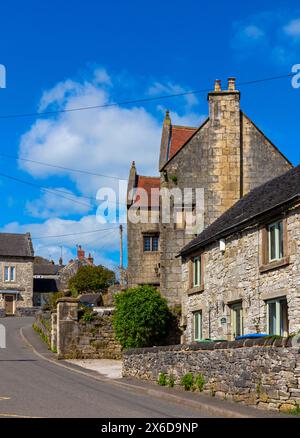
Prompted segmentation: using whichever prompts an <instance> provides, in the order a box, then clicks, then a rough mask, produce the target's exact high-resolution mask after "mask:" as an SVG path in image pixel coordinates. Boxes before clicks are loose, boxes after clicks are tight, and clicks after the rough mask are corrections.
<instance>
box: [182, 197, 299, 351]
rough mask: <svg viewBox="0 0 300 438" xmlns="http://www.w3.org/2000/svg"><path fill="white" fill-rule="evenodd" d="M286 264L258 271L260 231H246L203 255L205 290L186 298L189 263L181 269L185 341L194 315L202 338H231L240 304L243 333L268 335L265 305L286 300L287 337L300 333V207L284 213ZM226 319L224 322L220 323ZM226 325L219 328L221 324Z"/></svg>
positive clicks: (189, 294)
mask: <svg viewBox="0 0 300 438" xmlns="http://www.w3.org/2000/svg"><path fill="white" fill-rule="evenodd" d="M286 221H287V260H286V263H284V264H283V266H280V267H277V268H274V269H270V270H266V271H265V272H260V266H262V264H263V263H262V226H260V225H257V226H252V227H248V228H247V229H246V230H244V231H242V232H239V233H235V234H233V235H232V236H230V237H228V238H226V240H225V242H226V248H225V251H224V252H221V251H220V247H219V241H216V242H214V243H212V244H210V246H208V247H206V248H205V249H204V252H203V256H202V261H203V273H204V278H203V290H201V291H199V292H196V293H189V291H190V286H189V285H190V283H189V282H190V280H189V263H190V261H184V263H183V265H182V278H183V285H184V289H185V294H184V297H183V318H184V319H185V323H186V331H185V336H184V341H185V342H191V341H192V339H193V312H195V311H198V310H201V311H202V325H203V334H202V337H203V338H215V339H220V338H222V339H230V338H231V329H232V325H231V320H230V318H231V312H230V305H231V304H233V303H234V302H237V301H241V302H242V306H243V322H244V332H245V333H255V332H256V331H257V327H256V326H255V323H256V320H257V318H258V319H259V327H258V330H259V331H260V332H264V333H267V321H266V300H271V299H275V298H280V297H286V299H287V306H288V323H289V333H296V332H298V331H299V330H300V206H297V207H295V208H293V209H291V210H290V211H288V212H287V214H286ZM223 318H225V319H223ZM222 319H223V321H226V322H225V323H221V320H222Z"/></svg>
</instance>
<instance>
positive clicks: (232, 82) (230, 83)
mask: <svg viewBox="0 0 300 438" xmlns="http://www.w3.org/2000/svg"><path fill="white" fill-rule="evenodd" d="M234 90H235V78H228V91H234Z"/></svg>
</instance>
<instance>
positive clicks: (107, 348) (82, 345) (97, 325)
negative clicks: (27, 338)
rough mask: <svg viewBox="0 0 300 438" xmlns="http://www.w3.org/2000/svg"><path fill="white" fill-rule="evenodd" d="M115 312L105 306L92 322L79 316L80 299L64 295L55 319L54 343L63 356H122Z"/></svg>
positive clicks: (98, 357) (59, 302)
mask: <svg viewBox="0 0 300 438" xmlns="http://www.w3.org/2000/svg"><path fill="white" fill-rule="evenodd" d="M112 315H113V310H112V309H108V308H103V309H102V312H100V313H98V315H97V316H93V319H92V320H91V321H84V320H83V319H82V318H79V305H78V300H77V299H75V298H70V297H65V298H61V299H59V300H58V304H57V316H56V317H55V318H53V320H52V343H51V345H52V346H53V348H55V349H56V350H57V352H58V354H59V357H61V358H74V359H75V358H85V359H88V358H90V359H103V358H106V359H119V358H120V357H121V346H120V344H119V343H118V342H117V341H116V339H115V336H114V330H113V325H112ZM55 324H56V328H55V327H54V325H55ZM54 338H56V339H57V343H56V345H54V344H55V341H54Z"/></svg>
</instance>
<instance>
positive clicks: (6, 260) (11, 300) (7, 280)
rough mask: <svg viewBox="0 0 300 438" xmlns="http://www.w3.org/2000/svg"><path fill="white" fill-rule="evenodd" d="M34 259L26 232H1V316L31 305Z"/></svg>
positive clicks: (13, 313)
mask: <svg viewBox="0 0 300 438" xmlns="http://www.w3.org/2000/svg"><path fill="white" fill-rule="evenodd" d="M33 260H34V252H33V246H32V242H31V238H30V234H29V233H26V234H9V233H0V316H6V315H7V316H9V315H17V314H23V313H26V312H27V311H28V309H30V308H32V306H33Z"/></svg>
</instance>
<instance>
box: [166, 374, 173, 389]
mask: <svg viewBox="0 0 300 438" xmlns="http://www.w3.org/2000/svg"><path fill="white" fill-rule="evenodd" d="M167 385H168V387H169V388H173V387H174V385H175V377H174V376H173V374H171V375H170V376H169V377H168V378H167Z"/></svg>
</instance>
